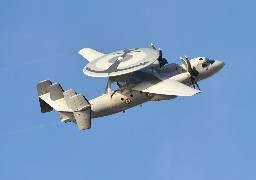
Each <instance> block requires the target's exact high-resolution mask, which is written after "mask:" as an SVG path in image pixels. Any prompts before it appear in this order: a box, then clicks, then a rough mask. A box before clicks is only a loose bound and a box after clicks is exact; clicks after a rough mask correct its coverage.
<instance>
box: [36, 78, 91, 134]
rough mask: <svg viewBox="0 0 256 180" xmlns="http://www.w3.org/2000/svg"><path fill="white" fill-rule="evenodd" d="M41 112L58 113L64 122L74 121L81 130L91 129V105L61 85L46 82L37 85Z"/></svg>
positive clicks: (81, 96)
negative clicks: (53, 111) (54, 111)
mask: <svg viewBox="0 0 256 180" xmlns="http://www.w3.org/2000/svg"><path fill="white" fill-rule="evenodd" d="M37 91H38V96H39V102H40V107H41V112H42V113H46V112H50V111H52V110H53V109H55V110H56V111H58V113H59V116H60V119H61V120H62V122H71V121H73V122H74V123H76V124H77V125H78V128H79V129H80V130H85V129H90V128H91V105H90V103H89V101H88V100H87V99H86V98H85V97H84V96H83V95H82V94H77V93H76V92H75V91H74V90H73V89H71V90H68V91H65V92H64V90H63V89H62V87H61V85H60V84H58V83H56V84H52V82H51V81H50V80H45V81H42V82H40V83H38V84H37Z"/></svg>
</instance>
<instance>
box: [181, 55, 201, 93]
mask: <svg viewBox="0 0 256 180" xmlns="http://www.w3.org/2000/svg"><path fill="white" fill-rule="evenodd" d="M180 60H181V61H182V63H183V64H184V66H185V67H186V70H187V71H188V72H189V74H190V81H191V83H192V85H193V87H194V88H196V87H195V85H196V86H197V88H198V89H199V90H200V88H199V85H198V84H197V81H196V77H197V76H198V75H199V72H198V71H197V70H196V68H195V67H194V66H193V67H192V66H191V63H190V61H189V59H188V57H187V56H186V55H185V60H184V59H183V58H182V57H180ZM200 91H201V90H200Z"/></svg>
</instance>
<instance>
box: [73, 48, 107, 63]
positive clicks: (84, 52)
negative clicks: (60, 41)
mask: <svg viewBox="0 0 256 180" xmlns="http://www.w3.org/2000/svg"><path fill="white" fill-rule="evenodd" d="M78 53H79V54H80V55H81V56H83V57H84V58H85V59H87V60H88V61H89V62H91V61H93V60H95V59H97V58H99V57H101V56H103V55H105V54H104V53H101V52H99V51H96V50H94V49H91V48H84V49H81V50H80V51H79V52H78Z"/></svg>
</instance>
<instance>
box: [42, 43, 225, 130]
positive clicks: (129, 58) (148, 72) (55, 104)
mask: <svg viewBox="0 0 256 180" xmlns="http://www.w3.org/2000/svg"><path fill="white" fill-rule="evenodd" d="M78 53H79V54H80V55H82V56H83V57H84V58H85V59H87V60H88V61H89V63H88V64H87V65H86V66H85V67H84V69H83V72H84V74H85V75H88V76H92V77H107V78H108V82H107V86H106V88H105V91H104V93H103V94H102V95H100V96H99V97H96V98H94V99H92V100H88V99H86V98H85V96H84V95H83V94H81V93H80V94H78V93H76V92H75V90H73V89H70V90H67V91H64V90H63V89H62V87H61V85H60V84H59V83H55V84H52V82H51V81H50V80H44V81H42V82H40V83H38V84H37V91H38V97H39V102H40V107H41V112H42V113H46V112H50V111H52V110H53V109H54V110H56V111H57V112H58V114H59V117H60V119H61V122H64V123H67V122H73V123H75V124H77V125H78V128H79V129H80V130H86V129H90V128H91V119H93V118H98V117H102V116H108V115H111V114H115V113H118V112H125V110H127V109H129V108H132V107H134V106H137V105H142V104H143V103H145V102H148V101H162V100H171V99H174V98H177V97H179V96H193V95H196V94H198V93H201V90H200V88H199V85H198V82H199V81H201V80H204V79H207V78H209V77H211V76H212V75H214V74H216V73H217V72H219V71H220V70H221V69H222V68H223V67H224V65H225V63H224V62H221V61H218V60H212V59H208V58H206V57H196V58H193V59H191V60H190V59H189V58H188V57H187V56H185V58H182V57H181V58H180V60H181V62H182V64H181V65H178V64H176V63H170V64H168V61H167V60H166V59H165V58H164V57H163V53H162V50H161V49H160V48H159V49H157V48H156V46H155V45H153V44H152V43H151V47H150V48H133V49H126V50H120V51H116V52H113V53H109V54H104V53H101V52H99V51H97V50H94V49H91V48H84V49H82V50H80V51H79V52H78ZM112 83H116V84H117V87H118V88H117V89H116V90H112V88H111V86H112Z"/></svg>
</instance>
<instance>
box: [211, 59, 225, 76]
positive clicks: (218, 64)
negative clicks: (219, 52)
mask: <svg viewBox="0 0 256 180" xmlns="http://www.w3.org/2000/svg"><path fill="white" fill-rule="evenodd" d="M213 64H214V66H215V68H214V69H215V73H216V72H218V71H220V70H221V69H222V68H223V67H224V66H225V63H224V62H222V61H215V62H214V63H213Z"/></svg>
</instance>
